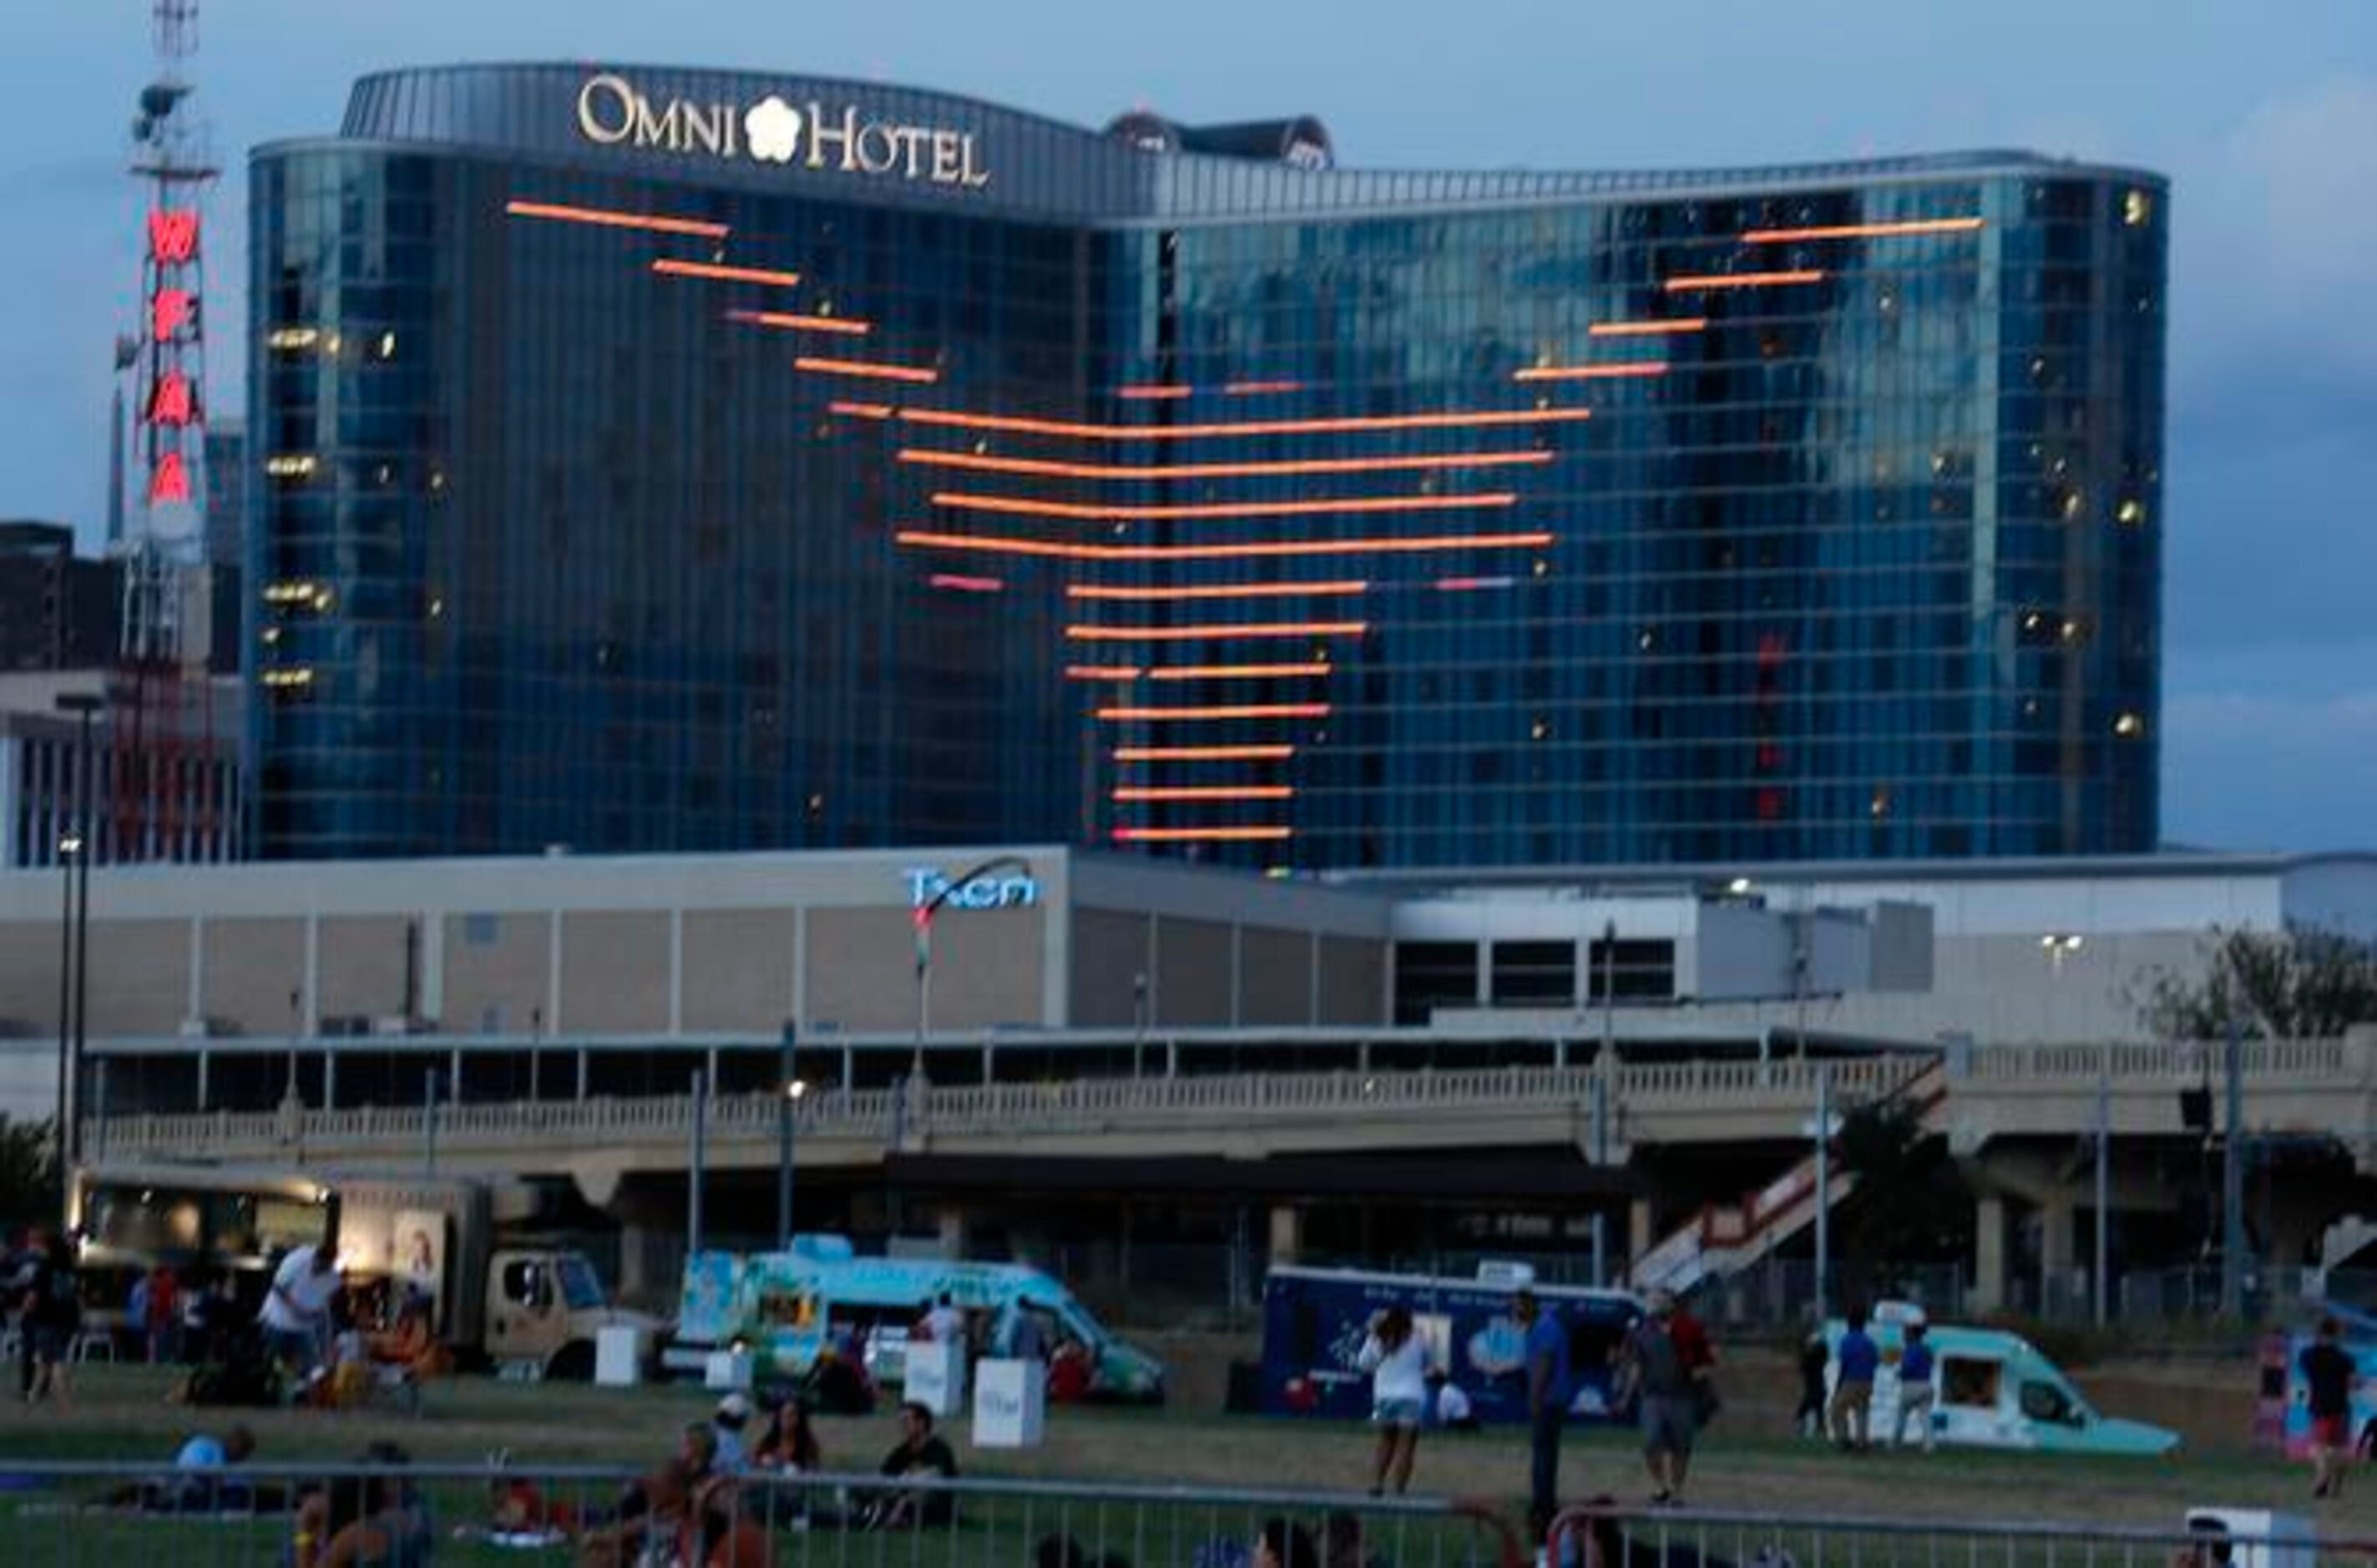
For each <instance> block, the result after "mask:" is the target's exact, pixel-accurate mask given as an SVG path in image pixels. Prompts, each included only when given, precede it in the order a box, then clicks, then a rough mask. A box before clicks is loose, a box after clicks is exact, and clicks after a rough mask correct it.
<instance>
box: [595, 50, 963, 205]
mask: <svg viewBox="0 0 2377 1568" xmlns="http://www.w3.org/2000/svg"><path fill="white" fill-rule="evenodd" d="M578 133H579V135H580V136H582V137H584V138H586V139H587V140H588V141H591V142H592V143H594V144H595V145H596V146H598V147H629V148H637V149H642V150H656V151H662V152H679V153H684V154H686V155H687V156H701V157H707V158H720V159H730V160H731V159H743V158H747V159H750V160H752V161H753V162H759V163H785V164H791V165H794V167H797V168H803V169H830V170H839V171H840V172H841V173H842V174H872V175H877V176H879V177H881V178H885V179H901V180H918V181H922V182H924V183H925V184H927V185H936V186H964V187H968V188H973V187H979V186H986V185H988V184H990V171H989V170H987V169H985V168H984V167H983V166H982V149H981V146H980V144H979V143H978V142H977V140H976V139H975V133H974V132H973V131H959V130H950V129H949V128H947V127H945V126H922V125H912V124H909V123H908V122H906V121H902V120H890V119H885V118H883V117H881V116H879V115H876V114H868V113H866V111H864V110H862V109H860V108H859V107H858V106H857V105H856V104H854V103H841V104H833V103H827V102H822V101H820V100H818V99H810V100H809V101H808V102H805V103H797V104H795V103H792V102H786V101H785V100H784V99H783V98H782V96H780V95H778V94H776V93H772V92H771V93H770V94H769V95H768V96H767V97H765V98H762V99H760V100H759V101H758V102H756V103H734V102H725V101H723V100H712V101H711V102H694V101H693V100H692V99H689V98H670V99H666V100H655V99H652V98H650V97H647V96H646V95H645V94H644V93H642V92H640V91H639V90H637V88H636V85H635V84H634V83H633V82H630V81H629V80H627V78H625V77H622V76H617V75H615V74H613V73H611V72H608V71H605V72H603V74H601V75H599V76H593V77H589V78H586V82H585V85H584V86H582V87H580V88H579V90H578Z"/></svg>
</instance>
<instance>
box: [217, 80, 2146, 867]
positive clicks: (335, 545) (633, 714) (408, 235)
mask: <svg viewBox="0 0 2377 1568" xmlns="http://www.w3.org/2000/svg"><path fill="white" fill-rule="evenodd" d="M590 84H596V85H590ZM771 103H772V104H773V105H775V106H776V108H778V109H782V110H783V111H784V114H789V116H790V122H789V124H787V122H785V120H784V119H783V117H782V115H779V116H777V117H776V118H775V119H773V120H770V118H769V117H768V116H769V115H770V114H771V113H772V111H771V110H770V109H769V108H768V105H770V104H771ZM1147 124H1148V122H1147V118H1146V117H1145V116H1140V117H1137V119H1136V120H1135V121H1134V122H1133V123H1132V124H1130V125H1129V126H1127V127H1126V126H1120V125H1118V126H1117V132H1118V133H1127V134H1111V135H1105V136H1101V135H1099V134H1097V133H1094V132H1091V131H1088V130H1083V129H1080V128H1076V127H1071V126H1058V125H1055V124H1054V123H1052V122H1047V121H1043V120H1037V119H1033V118H1032V117H1029V116H1024V115H1020V114H1014V113H1012V112H1009V111H1005V110H999V109H996V108H992V107H990V106H987V105H983V104H979V103H974V102H970V101H966V100H960V99H950V98H945V97H941V96H938V95H933V94H924V93H916V92H909V91H902V90H885V89H878V88H863V87H856V86H851V85H848V84H839V83H819V82H809V81H806V80H801V79H797V78H763V77H750V76H737V75H727V74H705V73H662V72H635V71H627V70H621V71H617V72H605V73H593V72H590V71H588V70H587V69H586V68H584V67H564V66H536V67H507V68H472V69H460V70H449V71H424V72H405V73H397V74H394V75H391V76H388V77H380V78H369V79H367V80H366V81H365V82H364V83H363V84H362V85H360V86H359V87H358V89H357V91H356V96H355V101H354V103H353V104H352V106H351V109H350V113H349V117H348V124H347V126H346V131H345V134H344V135H343V136H342V137H340V138H333V139H326V140H321V141H315V142H305V143H290V144H282V145H279V146H275V147H270V148H267V149H264V150H260V151H259V152H258V153H257V157H256V162H255V171H254V182H253V190H254V197H253V199H254V211H253V225H254V236H253V237H254V246H253V257H254V260H253V265H254V268H255V278H254V291H255V292H254V299H255V302H256V307H257V319H256V321H255V324H254V332H255V342H254V343H253V345H252V347H253V351H254V363H255V365H257V371H256V374H255V376H254V377H253V378H252V380H253V391H252V401H251V417H250V425H249V428H250V431H251V438H252V439H254V440H255V441H256V442H257V447H258V449H259V457H260V462H259V471H260V473H261V475H262V480H261V483H262V485H263V486H264V494H263V495H262V496H261V497H259V498H258V500H257V509H256V514H255V515H256V516H257V520H258V523H259V526H258V527H257V530H256V531H255V533H254V535H253V537H252V541H251V552H252V554H251V558H250V575H249V581H250V582H251V583H254V584H256V585H257V589H256V592H255V595H254V600H255V603H254V627H255V637H256V645H255V647H254V649H253V652H254V654H255V657H256V667H257V671H258V679H259V681H260V683H261V687H262V690H261V693H260V695H261V697H262V699H263V700H261V701H260V702H259V703H258V704H257V720H256V724H257V728H256V732H255V735H254V741H255V744H256V746H257V752H258V757H257V760H258V763H259V768H258V772H257V777H258V780H259V784H260V790H259V794H260V797H261V806H260V809H261V812H262V820H261V822H260V824H259V829H260V842H261V843H262V844H263V845H264V847H265V851H266V853H268V854H271V855H276V856H352V855H413V854H440V853H463V854H468V853H485V852H518V851H522V850H533V849H535V848H537V847H540V846H543V845H547V844H568V845H570V846H572V847H575V848H579V849H586V850H605V851H638V850H665V849H716V848H726V847H736V846H752V847H759V846H795V845H817V846H824V845H871V844H931V843H951V842H969V841H970V842H977V843H980V842H994V841H1010V842H1012V841H1025V840H1034V839H1038V840H1045V839H1050V838H1061V839H1074V840H1087V841H1093V842H1100V843H1107V844H1118V845H1122V846H1126V847H1133V848H1140V849H1144V850H1146V851H1148V852H1151V853H1163V854H1173V855H1181V856H1197V857H1201V858H1205V859H1208V860H1213V861H1218V862H1223V863H1228V864H1236V865H1245V866H1251V867H1260V868H1279V869H1287V870H1323V869H1329V868H1359V867H1380V866H1386V867H1456V866H1463V865H1480V866H1484V865H1507V864H1516V863H1559V862H1574V863H1585V862H1601V863H1608V862H1620V861H1667V860H1691V861H1703V862H1706V861H1735V860H1739V861H1752V860H1762V859H1785V858H1810V857H1866V856H1884V857H1895V856H1992V855H2042V854H2044V855H2054V854H2076V853H2113V852H2127V851H2140V850H2145V849H2150V848H2152V847H2153V846H2154V844H2155V842H2156V815H2157V803H2156V753H2157V749H2158V743H2157V738H2156V717H2157V709H2158V676H2159V624H2158V591H2159V581H2158V578H2159V569H2160V558H2161V551H2160V544H2159V538H2160V528H2161V524H2162V517H2161V500H2162V497H2161V475H2160V449H2161V428H2162V406H2161V405H2162V357H2163V319H2164V315H2163V311H2164V305H2163V292H2164V274H2163V269H2164V250H2165V233H2166V231H2165V223H2166V218H2167V209H2166V192H2165V189H2164V187H2163V185H2162V183H2161V182H2160V181H2159V180H2158V179H2156V178H2155V177H2153V176H2151V175H2146V174H2138V173H2135V172H2131V171H2123V170H2116V169H2091V168H2084V167H2078V166H2073V165H2069V164H2062V163H2050V162H2046V161H2043V160H2037V159H2033V158H2029V157H2027V156H2025V155H2021V154H1973V155H1959V156H1954V157H1947V158H1939V159H1928V160H1901V161H1896V162H1880V163H1867V164H1850V165H1841V166H1837V167H1830V168H1804V169H1778V170H1762V171H1738V172H1710V173H1704V174H1667V175H1615V174H1532V175H1531V174H1474V175H1470V174H1427V175H1418V174H1375V173H1368V172H1360V171H1344V170H1335V169H1328V168H1315V167H1312V166H1311V165H1312V164H1314V163H1315V162H1325V158H1326V154H1325V146H1326V143H1325V133H1320V132H1319V131H1318V128H1317V127H1313V126H1310V122H1296V123H1295V125H1296V127H1297V131H1296V135H1295V136H1293V137H1291V138H1288V145H1287V147H1286V148H1285V149H1284V150H1283V151H1282V152H1281V153H1280V155H1279V156H1277V157H1273V156H1271V155H1270V150H1269V149H1268V148H1267V147H1266V145H1265V143H1264V138H1263V137H1262V136H1261V135H1260V134H1248V133H1250V132H1253V133H1259V132H1260V130H1261V129H1262V128H1261V127H1230V128H1229V138H1228V144H1229V145H1231V146H1234V147H1243V148H1245V149H1247V151H1246V152H1245V153H1244V154H1243V155H1240V156H1222V155H1216V154H1213V153H1210V152H1200V151H1196V150H1193V149H1194V148H1196V147H1197V146H1199V145H1200V135H1199V133H1196V132H1193V131H1191V132H1188V133H1186V134H1184V135H1181V136H1178V137H1174V138H1166V137H1165V136H1164V135H1162V134H1154V135H1150V134H1148V133H1147ZM1316 137H1317V138H1319V140H1318V142H1317V143H1316V141H1315V140H1314V139H1313V138H1316ZM605 138H608V139H605ZM1316 146H1317V147H1318V148H1320V151H1319V152H1318V153H1316V150H1315V149H1316ZM1184 149H1191V150H1184ZM780 154H781V156H780Z"/></svg>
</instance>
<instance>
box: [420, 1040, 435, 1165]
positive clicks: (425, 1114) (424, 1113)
mask: <svg viewBox="0 0 2377 1568" xmlns="http://www.w3.org/2000/svg"><path fill="white" fill-rule="evenodd" d="M421 1174H422V1176H423V1178H424V1179H427V1180H430V1181H435V1180H436V1179H437V1070H436V1068H434V1067H433V1068H431V1069H430V1070H429V1076H428V1077H426V1078H424V1079H423V1080H422V1082H421Z"/></svg>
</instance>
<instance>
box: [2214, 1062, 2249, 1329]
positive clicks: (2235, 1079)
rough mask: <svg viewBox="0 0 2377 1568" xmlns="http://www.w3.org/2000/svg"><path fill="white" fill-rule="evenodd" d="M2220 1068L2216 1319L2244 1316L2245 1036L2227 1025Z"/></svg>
mask: <svg viewBox="0 0 2377 1568" xmlns="http://www.w3.org/2000/svg"><path fill="white" fill-rule="evenodd" d="M2222 1067H2223V1071H2225V1072H2226V1074H2227V1077H2228V1146H2227V1148H2226V1149H2225V1150H2224V1151H2223V1159H2222V1163H2221V1167H2220V1218H2221V1236H2220V1315H2221V1316H2222V1317H2225V1318H2229V1319H2236V1318H2241V1317H2243V1316H2244V1315H2245V1035H2244V1026H2243V1025H2242V1024H2240V1023H2238V1022H2237V1021H2236V1020H2234V1019H2231V1020H2229V1023H2228V1039H2227V1041H2226V1042H2225V1043H2224V1049H2223V1052H2222Z"/></svg>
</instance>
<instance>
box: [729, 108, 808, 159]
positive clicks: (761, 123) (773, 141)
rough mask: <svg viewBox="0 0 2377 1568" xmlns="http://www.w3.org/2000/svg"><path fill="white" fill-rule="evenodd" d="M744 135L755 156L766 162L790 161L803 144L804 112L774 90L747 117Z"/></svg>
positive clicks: (745, 117) (744, 120) (748, 112)
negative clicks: (802, 120)
mask: <svg viewBox="0 0 2377 1568" xmlns="http://www.w3.org/2000/svg"><path fill="white" fill-rule="evenodd" d="M743 137H744V139H745V140H746V141H747V142H749V143H750V144H751V156H752V157H754V158H757V159H758V160H759V161H761V162H766V163H789V162H792V161H793V152H794V149H796V148H798V147H799V146H800V144H801V112H800V111H799V110H797V109H795V108H794V107H793V106H792V105H791V104H789V103H787V102H784V101H783V100H782V99H781V98H779V97H777V96H776V95H775V94H774V93H770V94H769V95H768V96H767V97H765V98H763V99H761V100H759V102H757V103H754V104H753V105H751V107H750V109H749V110H748V111H747V113H746V114H744V116H743Z"/></svg>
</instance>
